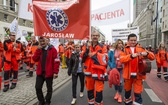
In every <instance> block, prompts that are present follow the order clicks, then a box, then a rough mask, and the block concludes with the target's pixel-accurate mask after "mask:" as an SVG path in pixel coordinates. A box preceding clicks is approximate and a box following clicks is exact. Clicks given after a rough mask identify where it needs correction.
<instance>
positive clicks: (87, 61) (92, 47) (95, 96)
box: [82, 31, 107, 105]
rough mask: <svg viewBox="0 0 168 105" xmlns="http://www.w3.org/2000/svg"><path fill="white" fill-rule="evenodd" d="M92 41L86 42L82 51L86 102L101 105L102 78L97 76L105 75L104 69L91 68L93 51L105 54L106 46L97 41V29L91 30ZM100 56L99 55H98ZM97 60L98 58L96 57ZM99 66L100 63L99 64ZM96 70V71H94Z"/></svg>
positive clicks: (98, 34)
mask: <svg viewBox="0 0 168 105" xmlns="http://www.w3.org/2000/svg"><path fill="white" fill-rule="evenodd" d="M91 38H92V42H88V44H87V47H86V51H85V52H84V53H83V58H82V59H83V61H82V62H83V63H84V74H85V81H86V82H85V85H86V89H87V94H88V104H89V105H103V89H104V81H105V79H104V78H102V79H101V78H99V77H107V73H106V75H105V74H104V69H100V68H93V66H95V64H94V60H93V59H92V57H93V55H94V54H95V53H100V54H106V55H107V49H106V46H103V45H102V44H100V43H99V42H98V39H99V38H100V33H99V32H97V31H93V32H92V35H91ZM98 58H101V57H98ZM97 60H98V61H99V60H100V59H97ZM99 66H100V65H99ZM102 68H106V67H102ZM95 71H97V72H95ZM105 71H106V70H105Z"/></svg>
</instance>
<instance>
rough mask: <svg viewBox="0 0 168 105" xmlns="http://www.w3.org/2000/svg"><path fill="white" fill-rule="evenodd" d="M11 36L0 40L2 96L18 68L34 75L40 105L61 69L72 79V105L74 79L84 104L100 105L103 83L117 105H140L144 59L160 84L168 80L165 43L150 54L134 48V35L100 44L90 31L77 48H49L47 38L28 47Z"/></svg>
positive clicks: (47, 99) (44, 104)
mask: <svg viewBox="0 0 168 105" xmlns="http://www.w3.org/2000/svg"><path fill="white" fill-rule="evenodd" d="M15 38H16V35H15V34H14V33H11V34H10V35H9V37H6V39H5V40H4V42H1V41H0V89H1V88H2V87H3V88H2V89H3V92H7V91H8V90H9V89H14V88H16V87H17V80H18V70H25V72H27V75H26V77H32V76H33V75H34V71H36V82H35V89H36V95H37V98H38V101H39V103H38V104H39V105H50V103H51V97H52V92H53V89H52V84H53V79H55V78H57V77H58V73H59V69H60V66H61V67H62V68H67V69H68V71H67V74H68V75H69V76H72V101H71V104H75V103H76V101H77V94H76V93H77V92H76V91H77V80H78V77H79V79H80V84H81V85H80V86H81V87H80V97H81V98H82V97H83V95H84V94H83V92H84V88H86V91H87V98H88V100H86V101H88V104H89V105H103V90H104V83H105V82H106V81H107V82H108V83H109V88H111V87H112V85H114V86H113V87H114V89H115V92H116V93H115V95H114V100H116V101H117V102H118V103H122V102H124V103H125V105H142V104H143V99H142V96H141V93H142V92H143V80H144V79H145V78H146V71H145V70H146V68H148V67H146V66H143V65H145V63H147V61H146V62H143V60H148V63H149V61H152V60H154V59H155V60H156V64H157V74H156V78H159V79H161V76H162V74H163V77H164V80H165V81H168V72H167V61H168V53H167V51H166V48H165V45H164V44H163V43H160V44H159V45H158V48H157V50H153V49H152V48H151V45H149V46H148V47H146V48H144V47H142V46H141V45H140V44H138V41H137V35H135V34H133V33H132V34H130V35H128V38H127V43H124V42H123V41H122V40H121V39H118V40H117V41H116V42H115V43H112V44H106V43H105V41H104V40H102V41H101V42H99V38H100V34H99V32H97V31H93V32H92V33H91V38H90V39H89V40H87V41H83V43H82V44H81V43H74V42H73V40H69V41H68V43H67V44H64V43H60V45H59V46H58V48H55V47H54V46H53V45H51V44H50V39H49V38H45V37H38V40H36V38H35V36H32V37H31V38H30V39H27V42H28V43H27V44H26V43H25V42H21V41H20V40H19V39H17V40H16V39H15ZM57 49H58V50H57ZM141 62H142V63H141ZM140 63H141V64H140ZM23 64H25V65H26V69H24V67H23ZM140 65H142V66H143V67H144V68H142V66H140ZM2 72H4V73H3V76H2ZM2 77H3V79H2ZM2 80H3V81H2ZM2 82H4V86H1V84H2ZM44 82H46V84H47V94H46V96H45V97H44V95H43V92H42V87H43V83H44ZM123 91H124V93H125V94H124V96H122V92H123ZM109 99H111V98H110V97H109ZM79 101H80V100H79Z"/></svg>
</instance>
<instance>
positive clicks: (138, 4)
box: [133, 0, 150, 20]
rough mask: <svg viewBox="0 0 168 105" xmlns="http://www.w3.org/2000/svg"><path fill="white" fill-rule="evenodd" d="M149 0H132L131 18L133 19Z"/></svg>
mask: <svg viewBox="0 0 168 105" xmlns="http://www.w3.org/2000/svg"><path fill="white" fill-rule="evenodd" d="M149 1H150V0H134V3H133V20H135V19H136V18H137V17H138V15H139V14H140V12H141V11H142V10H143V9H144V8H146V5H147V3H148V2H149Z"/></svg>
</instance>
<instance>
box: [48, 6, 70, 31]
mask: <svg viewBox="0 0 168 105" xmlns="http://www.w3.org/2000/svg"><path fill="white" fill-rule="evenodd" d="M46 18H47V21H48V25H49V26H50V28H51V29H52V30H54V31H58V32H59V31H63V30H65V29H66V28H67V26H68V17H67V15H66V14H65V13H64V11H63V10H61V9H59V8H55V9H50V10H48V11H47V13H46Z"/></svg>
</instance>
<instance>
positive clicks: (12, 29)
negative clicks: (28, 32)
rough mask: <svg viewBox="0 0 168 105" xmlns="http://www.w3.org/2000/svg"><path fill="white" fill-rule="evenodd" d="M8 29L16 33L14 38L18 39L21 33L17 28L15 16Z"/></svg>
mask: <svg viewBox="0 0 168 105" xmlns="http://www.w3.org/2000/svg"><path fill="white" fill-rule="evenodd" d="M9 30H10V32H11V33H16V39H18V38H20V37H21V36H22V34H21V32H20V30H19V26H18V21H17V19H16V18H15V19H14V20H13V21H12V23H11V24H10V25H9ZM16 31H17V32H16Z"/></svg>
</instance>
